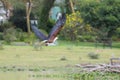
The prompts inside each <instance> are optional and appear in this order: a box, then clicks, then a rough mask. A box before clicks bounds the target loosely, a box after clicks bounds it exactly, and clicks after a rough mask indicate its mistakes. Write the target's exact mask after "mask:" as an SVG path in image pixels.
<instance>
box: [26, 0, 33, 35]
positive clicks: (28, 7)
mask: <svg viewBox="0 0 120 80" xmlns="http://www.w3.org/2000/svg"><path fill="white" fill-rule="evenodd" d="M31 9H32V1H31V0H29V1H28V2H27V4H26V19H27V28H28V34H30V33H31V30H30V13H31Z"/></svg>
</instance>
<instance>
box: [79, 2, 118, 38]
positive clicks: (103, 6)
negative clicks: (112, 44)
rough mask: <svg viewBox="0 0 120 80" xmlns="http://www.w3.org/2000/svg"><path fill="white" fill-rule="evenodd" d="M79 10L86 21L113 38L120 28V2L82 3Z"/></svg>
mask: <svg viewBox="0 0 120 80" xmlns="http://www.w3.org/2000/svg"><path fill="white" fill-rule="evenodd" d="M80 3H81V4H79V6H80V7H78V8H79V10H80V11H81V15H82V17H83V18H84V21H85V22H87V23H89V24H90V25H91V26H92V27H95V28H97V29H99V30H101V31H102V33H103V34H104V36H107V37H111V36H112V35H113V34H114V32H115V29H116V28H118V27H119V26H120V15H119V10H120V8H119V7H120V0H100V1H94V0H90V1H87V0H85V1H81V2H80Z"/></svg>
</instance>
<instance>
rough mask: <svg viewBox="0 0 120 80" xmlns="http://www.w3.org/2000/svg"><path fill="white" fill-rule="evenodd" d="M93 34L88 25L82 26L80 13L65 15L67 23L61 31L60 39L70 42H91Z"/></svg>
mask: <svg viewBox="0 0 120 80" xmlns="http://www.w3.org/2000/svg"><path fill="white" fill-rule="evenodd" d="M93 35H95V32H94V31H93V29H92V27H91V26H90V25H88V24H84V22H83V19H82V18H81V16H80V12H78V11H77V12H75V13H72V14H70V15H67V21H66V24H65V26H64V29H63V30H62V31H61V35H60V36H61V37H62V38H63V39H65V40H70V41H93V37H94V36H93Z"/></svg>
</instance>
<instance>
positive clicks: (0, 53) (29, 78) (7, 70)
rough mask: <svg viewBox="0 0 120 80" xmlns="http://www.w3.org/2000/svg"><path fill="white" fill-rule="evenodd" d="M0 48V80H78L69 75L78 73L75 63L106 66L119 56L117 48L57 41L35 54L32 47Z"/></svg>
mask: <svg viewBox="0 0 120 80" xmlns="http://www.w3.org/2000/svg"><path fill="white" fill-rule="evenodd" d="M90 45H91V46H90ZM116 45H117V44H116V43H115V46H116ZM3 47H4V50H0V79H1V80H8V79H9V80H81V79H78V78H76V79H75V78H74V76H75V77H76V75H75V74H73V73H74V72H79V71H80V70H81V69H80V68H77V67H75V64H87V63H92V64H98V63H109V62H110V60H109V59H110V58H111V57H120V49H119V48H116V47H113V48H112V49H110V48H109V47H107V48H105V49H103V48H102V47H98V48H95V47H94V44H93V43H79V44H74V43H69V42H59V45H57V46H49V47H43V48H42V49H39V50H37V51H36V50H35V49H34V47H33V46H10V45H3ZM91 52H93V53H97V54H99V55H100V56H99V58H98V59H90V58H89V57H88V54H89V53H91ZM71 76H72V77H71ZM105 80H106V79H105Z"/></svg>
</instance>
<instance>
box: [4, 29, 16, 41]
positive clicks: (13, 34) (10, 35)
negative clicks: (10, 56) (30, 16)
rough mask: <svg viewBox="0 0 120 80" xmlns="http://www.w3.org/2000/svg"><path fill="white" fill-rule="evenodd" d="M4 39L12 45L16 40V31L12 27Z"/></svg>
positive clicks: (6, 31) (6, 32) (7, 30)
mask: <svg viewBox="0 0 120 80" xmlns="http://www.w3.org/2000/svg"><path fill="white" fill-rule="evenodd" d="M3 38H4V40H5V41H6V42H7V43H10V42H12V41H15V40H16V30H15V29H14V28H13V27H11V28H8V29H6V30H5V31H4V34H3Z"/></svg>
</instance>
